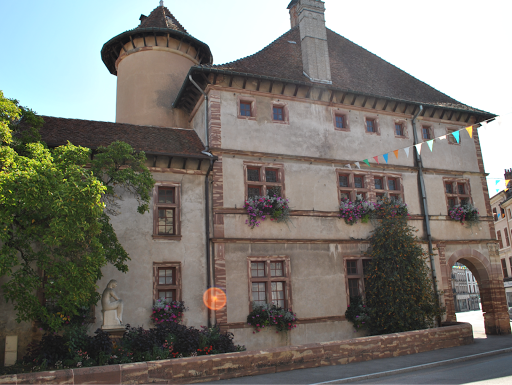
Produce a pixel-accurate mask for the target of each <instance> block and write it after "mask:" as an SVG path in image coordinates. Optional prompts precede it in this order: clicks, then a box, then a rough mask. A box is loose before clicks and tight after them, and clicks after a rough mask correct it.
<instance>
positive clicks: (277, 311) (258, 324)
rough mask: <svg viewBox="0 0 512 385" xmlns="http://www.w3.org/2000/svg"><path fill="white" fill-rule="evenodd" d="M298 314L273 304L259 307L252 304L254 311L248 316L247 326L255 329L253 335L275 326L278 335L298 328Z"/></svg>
mask: <svg viewBox="0 0 512 385" xmlns="http://www.w3.org/2000/svg"><path fill="white" fill-rule="evenodd" d="M296 323H297V314H295V313H292V312H291V311H290V310H286V309H283V308H282V307H279V306H276V305H274V304H272V303H267V304H265V305H258V304H256V303H255V302H253V303H252V311H251V312H250V313H249V315H248V316H247V324H248V325H251V326H252V327H253V328H254V331H253V333H258V332H260V330H261V329H264V328H265V327H271V326H274V327H275V328H276V330H277V331H276V333H279V332H286V331H288V330H292V329H294V328H296V327H297V325H296Z"/></svg>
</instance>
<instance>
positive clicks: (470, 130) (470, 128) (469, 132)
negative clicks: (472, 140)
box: [466, 126, 473, 137]
mask: <svg viewBox="0 0 512 385" xmlns="http://www.w3.org/2000/svg"><path fill="white" fill-rule="evenodd" d="M466 130H467V131H468V134H469V136H470V137H473V126H469V127H466Z"/></svg>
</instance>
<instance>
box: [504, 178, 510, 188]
mask: <svg viewBox="0 0 512 385" xmlns="http://www.w3.org/2000/svg"><path fill="white" fill-rule="evenodd" d="M508 182H510V179H507V180H506V181H505V187H507V186H508Z"/></svg>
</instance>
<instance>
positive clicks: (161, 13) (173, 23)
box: [137, 6, 188, 33]
mask: <svg viewBox="0 0 512 385" xmlns="http://www.w3.org/2000/svg"><path fill="white" fill-rule="evenodd" d="M141 18H142V17H141ZM137 28H170V29H174V30H175V31H180V32H183V33H188V32H187V30H186V29H185V28H183V26H182V25H181V24H180V22H179V21H178V20H177V19H176V18H175V17H174V16H173V14H172V13H171V12H170V11H169V9H167V7H164V6H159V7H156V8H155V9H154V10H153V12H151V13H150V14H149V16H148V17H144V18H143V20H142V22H141V23H140V25H139V26H138V27H137Z"/></svg>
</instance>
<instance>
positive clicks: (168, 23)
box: [101, 2, 213, 75]
mask: <svg viewBox="0 0 512 385" xmlns="http://www.w3.org/2000/svg"><path fill="white" fill-rule="evenodd" d="M139 20H140V25H139V26H138V27H136V28H134V29H132V30H130V31H126V32H123V33H121V34H119V35H117V36H116V37H114V38H112V39H110V40H109V41H108V42H106V43H105V44H104V45H103V48H102V50H101V58H102V60H103V63H105V65H106V66H107V68H108V69H109V71H110V73H111V74H113V75H117V68H116V61H117V59H118V58H119V57H120V55H121V53H123V51H126V49H127V48H124V46H125V45H126V44H128V43H130V42H131V43H132V46H133V39H135V38H137V37H144V39H146V38H155V40H156V36H166V37H173V38H175V39H177V40H179V41H181V42H184V43H187V44H190V45H192V46H194V47H195V49H196V51H197V52H198V54H197V61H198V62H199V64H212V62H213V57H212V53H211V51H210V47H208V45H207V44H205V43H203V42H202V41H200V40H198V39H196V38H195V37H193V36H192V35H190V34H189V33H188V32H187V30H186V29H185V28H183V26H182V25H181V24H180V22H179V21H178V20H177V19H176V18H175V17H174V15H173V14H172V13H171V12H170V11H169V10H168V9H167V7H165V6H164V5H163V2H161V3H160V6H158V7H156V8H155V9H154V10H153V11H152V12H151V13H150V14H149V16H145V15H141V17H140V19H139ZM144 44H145V43H144ZM133 49H136V47H135V46H133Z"/></svg>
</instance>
